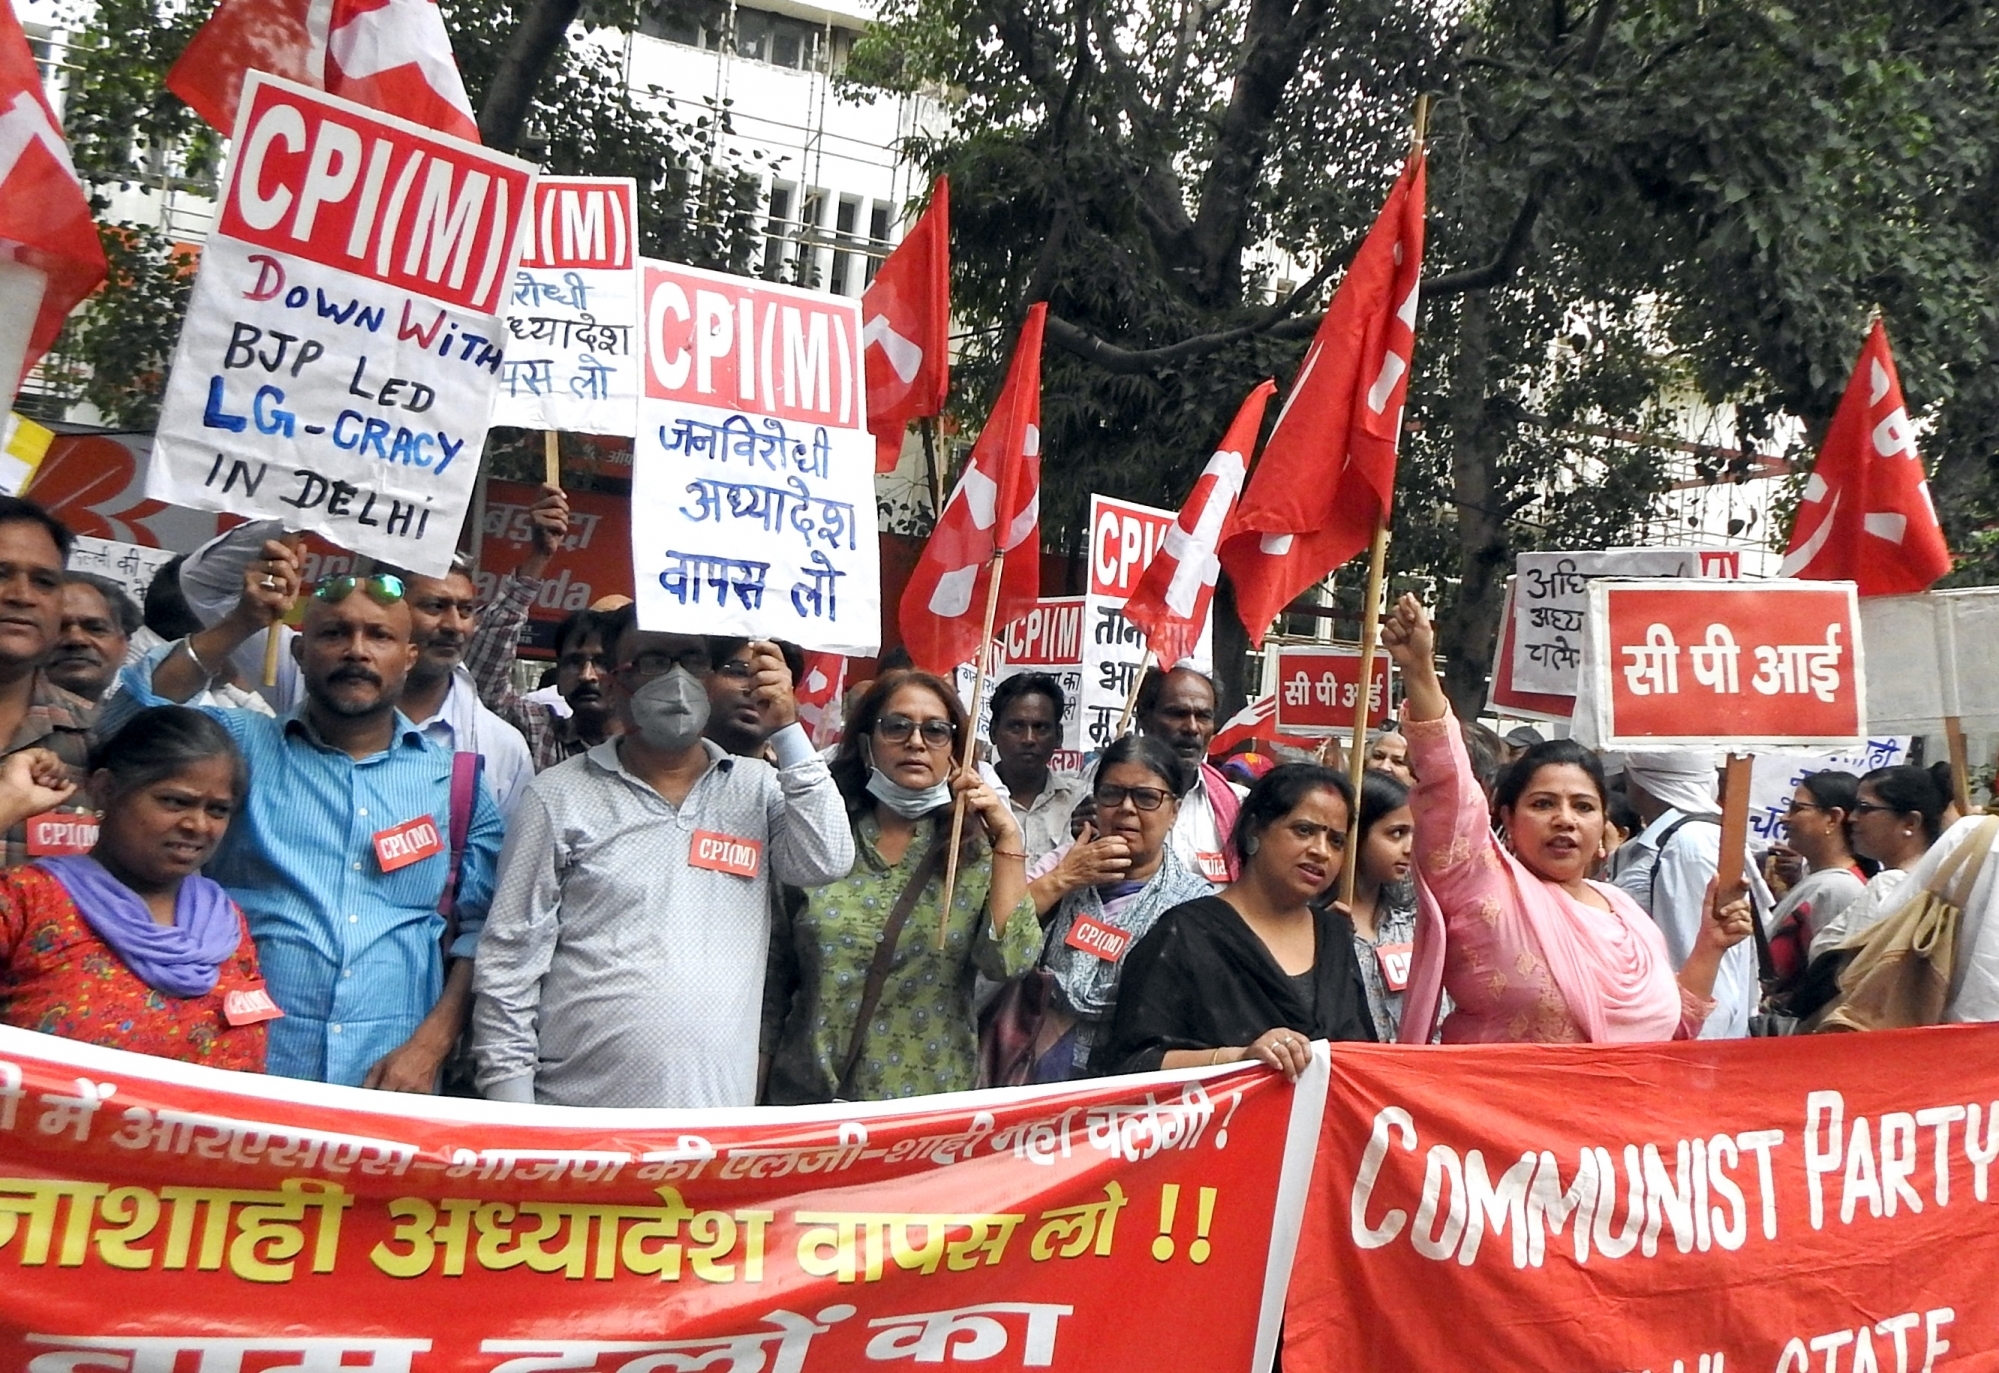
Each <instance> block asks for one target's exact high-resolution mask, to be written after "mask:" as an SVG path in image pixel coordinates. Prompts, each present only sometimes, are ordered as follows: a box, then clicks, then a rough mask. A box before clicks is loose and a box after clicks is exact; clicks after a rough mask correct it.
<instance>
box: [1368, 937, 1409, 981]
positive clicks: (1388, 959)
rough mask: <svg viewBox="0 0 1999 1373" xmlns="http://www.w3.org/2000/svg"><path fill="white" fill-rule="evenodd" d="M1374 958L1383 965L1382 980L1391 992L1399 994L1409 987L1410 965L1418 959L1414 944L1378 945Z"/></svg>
mask: <svg viewBox="0 0 1999 1373" xmlns="http://www.w3.org/2000/svg"><path fill="white" fill-rule="evenodd" d="M1374 957H1375V960H1376V961H1377V962H1379V963H1380V964H1381V980H1382V981H1383V982H1385V983H1387V984H1388V990H1389V991H1391V992H1399V991H1402V990H1403V989H1404V988H1406V987H1407V986H1408V985H1409V965H1410V964H1411V963H1413V962H1414V961H1415V959H1416V946H1415V945H1414V944H1377V945H1376V946H1375V949H1374Z"/></svg>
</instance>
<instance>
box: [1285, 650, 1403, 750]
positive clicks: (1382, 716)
mask: <svg viewBox="0 0 1999 1373" xmlns="http://www.w3.org/2000/svg"><path fill="white" fill-rule="evenodd" d="M1388 670H1389V662H1388V655H1387V654H1386V653H1379V652H1378V653H1376V654H1375V655H1374V665H1373V687H1372V689H1371V690H1370V691H1369V692H1368V700H1367V724H1368V728H1370V729H1374V728H1377V727H1378V726H1381V725H1384V724H1386V723H1388ZM1359 704H1360V650H1359V649H1357V648H1339V647H1321V646H1318V645H1312V644H1283V645H1280V646H1279V647H1278V649H1277V728H1278V729H1280V730H1285V731H1289V732H1292V733H1305V734H1326V733H1335V732H1337V733H1341V734H1350V733H1352V732H1353V717H1354V710H1355V709H1356V707H1358V706H1359Z"/></svg>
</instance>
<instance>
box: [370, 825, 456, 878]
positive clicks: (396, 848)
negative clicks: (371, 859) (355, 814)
mask: <svg viewBox="0 0 1999 1373" xmlns="http://www.w3.org/2000/svg"><path fill="white" fill-rule="evenodd" d="M443 851H444V836H442V835H441V834H439V833H438V832H437V822H436V821H435V820H433V819H431V818H430V817H429V816H428V815H419V816H418V817H417V818H416V819H414V820H405V821H404V822H403V823H402V824H400V825H397V826H396V827H395V828H394V829H386V830H383V831H381V832H380V833H379V834H377V835H376V836H375V860H376V861H377V862H379V863H380V864H381V865H382V871H383V872H394V871H395V870H396V869H397V868H406V867H408V866H409V865H410V864H412V863H421V862H422V861H423V860H424V859H426V858H428V857H430V856H431V855H432V854H433V853H442V852H443Z"/></svg>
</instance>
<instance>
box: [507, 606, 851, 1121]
mask: <svg viewBox="0 0 1999 1373" xmlns="http://www.w3.org/2000/svg"><path fill="white" fill-rule="evenodd" d="M618 618H619V619H620V620H621V621H622V624H621V626H620V629H619V632H618V633H617V634H616V636H615V637H614V639H613V641H612V642H613V644H614V645H615V647H616V655H617V657H618V659H619V667H618V669H617V670H616V671H615V672H614V673H613V674H612V677H611V682H612V699H613V703H614V706H613V708H614V709H615V711H616V712H617V717H618V722H619V725H620V726H621V732H620V734H619V735H618V736H617V737H616V738H612V739H607V740H605V741H604V742H603V743H601V744H598V745H597V746H596V747H595V748H593V749H591V750H590V752H589V753H587V754H585V755H584V756H583V757H581V758H574V759H571V760H570V761H568V762H566V763H562V764H559V765H558V766H556V767H553V768H550V769H549V770H548V771H546V772H543V773H541V774H539V775H538V776H537V777H536V778H535V779H534V781H533V782H531V783H530V784H529V785H528V789H527V794H526V796H525V797H524V798H523V801H522V805H521V808H520V810H519V812H517V813H516V815H515V816H514V818H513V821H512V823H511V826H510V829H509V832H508V835H507V848H506V852H505V854H504V855H503V857H502V859H501V863H500V882H499V887H498V889H497V891H496V892H495V894H494V897H493V908H492V912H491V914H490V916H489V917H488V919H487V922H486V928H485V932H484V933H483V934H482V935H481V937H480V942H479V962H478V971H477V975H476V978H475V987H476V990H477V993H478V997H477V1001H476V1003H475V1006H474V1012H473V1041H472V1042H473V1054H474V1057H475V1059H476V1060H477V1062H478V1084H479V1088H480V1090H481V1091H482V1092H483V1093H484V1094H485V1095H486V1096H487V1097H489V1098H492V1099H495V1100H501V1101H521V1102H526V1101H540V1102H548V1103H553V1104H555V1105H563V1106H684V1107H695V1106H751V1105H754V1104H755V1103H756V1095H757V1036H758V1027H759V1023H760V1020H761V1016H762V1011H763V1000H764V997H763V991H764V985H763V984H764V973H765V966H766V962H767V959H768V955H769V945H770V931H771V921H770V910H769V903H770V887H771V884H772V882H773V881H780V882H789V883H793V884H796V885H800V886H817V885H819V884H821V883H825V882H830V881H833V880H834V879H836V878H841V877H845V876H846V875H847V872H848V870H849V869H851V868H852V867H853V865H854V846H853V841H852V838H851V837H850V835H849V833H848V830H847V825H846V815H845V811H844V807H843V805H842V803H841V798H840V793H839V790H838V789H837V788H836V787H835V786H834V785H833V779H832V778H831V776H829V775H828V773H827V770H826V764H825V763H824V762H822V761H821V760H820V758H819V756H818V755H817V754H816V753H814V752H813V751H812V745H811V742H810V741H809V740H808V739H807V738H806V737H805V731H804V729H803V728H802V727H800V725H799V724H798V706H797V701H796V699H795V698H794V696H793V694H792V680H791V673H790V670H789V669H788V668H786V666H785V663H784V659H783V657H782V655H781V654H780V653H779V651H778V649H777V646H776V645H774V644H770V643H763V642H759V643H754V644H751V645H748V648H747V651H748V653H749V658H748V664H749V667H750V669H751V675H750V677H749V680H748V682H747V683H746V684H745V686H746V690H747V691H748V693H749V696H750V699H751V700H752V701H753V703H754V705H755V707H756V710H757V711H758V718H759V720H760V721H767V722H768V723H769V724H770V726H771V728H770V729H769V730H768V731H767V733H768V736H769V739H770V743H771V746H772V748H773V749H774V750H775V752H776V754H777V759H778V764H777V766H776V767H774V768H773V767H772V766H771V765H770V764H768V763H765V762H764V761H762V760H761V759H757V758H744V757H735V756H731V755H730V754H729V753H727V752H725V751H724V750H723V749H722V747H721V746H720V745H719V744H717V743H715V742H714V741H713V740H712V739H707V738H703V737H702V731H703V728H704V727H705V726H706V725H707V723H708V717H709V715H710V702H709V689H708V684H709V683H711V682H712V681H713V680H714V679H715V678H716V677H717V676H718V675H719V672H718V669H719V667H720V666H723V665H726V664H727V663H730V662H736V661H741V660H739V659H737V658H734V657H721V660H720V662H718V661H717V658H718V656H719V655H720V654H726V653H731V652H733V651H734V648H733V641H730V640H713V641H710V640H703V639H699V638H694V637H691V636H688V635H679V634H651V633H641V632H639V630H638V628H637V620H636V618H635V617H634V615H633V614H632V612H631V611H630V610H629V609H627V610H625V611H622V612H620V614H619V616H618ZM765 732H766V731H764V730H762V729H761V727H760V729H759V733H760V734H762V733H765ZM682 844H685V845H686V850H685V852H684V853H682V852H681V851H680V846H681V845H682Z"/></svg>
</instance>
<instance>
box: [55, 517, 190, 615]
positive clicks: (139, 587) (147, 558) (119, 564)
mask: <svg viewBox="0 0 1999 1373" xmlns="http://www.w3.org/2000/svg"><path fill="white" fill-rule="evenodd" d="M178 556H179V555H178V554H177V553H175V552H174V551H173V550H172V549H171V548H146V547H143V546H141V545H139V544H135V543H119V542H118V541H117V540H115V539H93V538H91V537H90V536H89V535H88V534H79V535H77V536H76V542H75V543H74V544H72V545H71V547H70V550H69V570H70V571H72V572H94V573H96V574H97V575H98V576H100V577H109V578H110V579H111V580H112V581H114V582H116V583H118V585H120V586H122V587H124V588H125V589H126V590H127V591H129V592H131V593H132V599H133V600H135V601H138V602H139V603H141V604H144V603H145V599H146V588H147V587H149V586H151V585H152V584H153V576H154V574H155V573H157V572H158V571H159V570H160V569H161V568H163V567H165V566H166V565H167V564H168V563H170V562H172V561H173V560H174V559H175V558H176V557H178Z"/></svg>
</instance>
